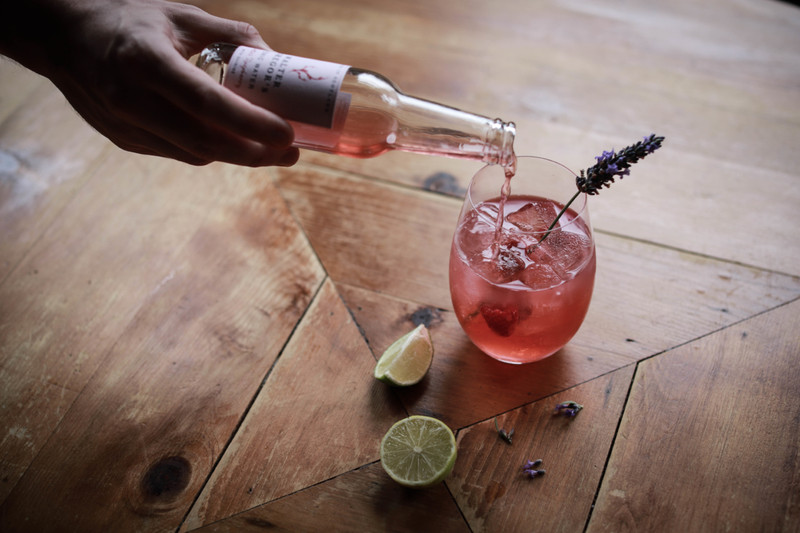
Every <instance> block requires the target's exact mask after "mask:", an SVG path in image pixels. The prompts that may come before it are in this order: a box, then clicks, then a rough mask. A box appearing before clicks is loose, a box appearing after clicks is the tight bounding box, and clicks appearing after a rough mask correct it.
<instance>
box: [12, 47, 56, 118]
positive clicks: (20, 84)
mask: <svg viewBox="0 0 800 533" xmlns="http://www.w3.org/2000/svg"><path fill="white" fill-rule="evenodd" d="M0 80H2V83H0V123H2V122H3V121H4V120H5V119H6V118H8V116H9V115H11V114H12V113H13V112H14V111H16V110H17V109H18V108H19V107H20V106H23V105H27V104H28V102H26V101H27V100H30V98H31V96H32V93H34V92H35V91H36V89H37V88H38V87H39V86H41V85H47V84H48V82H47V80H46V79H45V78H43V77H41V76H39V75H37V74H34V73H33V72H31V71H30V70H28V69H26V68H25V67H23V66H22V65H20V64H19V63H16V62H15V61H12V60H10V59H8V58H7V57H5V56H0Z"/></svg>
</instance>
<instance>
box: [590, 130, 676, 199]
mask: <svg viewBox="0 0 800 533" xmlns="http://www.w3.org/2000/svg"><path fill="white" fill-rule="evenodd" d="M663 141H664V137H656V134H655V133H653V134H652V135H650V136H649V137H645V138H644V140H641V141H639V142H638V143H636V144H632V145H631V146H628V147H627V148H623V149H622V150H620V152H619V153H615V152H614V150H611V151H610V152H607V151H603V155H600V156H597V157H595V159H596V160H597V163H595V164H594V166H592V167H590V168H588V169H586V171H585V172H584V171H583V170H582V171H581V175H580V176H578V177H576V178H575V184H576V185H577V186H578V190H579V191H580V192H585V193H586V194H590V195H594V194H597V193H599V192H600V189H601V188H602V187H610V186H611V184H612V183H614V178H616V177H619V178H620V179H622V178H623V177H624V176H629V175H630V173H631V170H630V167H631V165H632V164H634V163H636V162H637V161H639V160H640V159H643V158H644V157H645V156H647V155H648V154H652V153H653V152H655V151H656V150H657V149H658V148H660V147H661V143H662V142H663Z"/></svg>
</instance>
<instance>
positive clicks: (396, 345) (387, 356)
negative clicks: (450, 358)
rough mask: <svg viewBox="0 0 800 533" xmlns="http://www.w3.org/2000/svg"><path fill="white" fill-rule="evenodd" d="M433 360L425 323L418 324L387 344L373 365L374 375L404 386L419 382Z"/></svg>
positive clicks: (384, 380) (428, 333) (391, 383)
mask: <svg viewBox="0 0 800 533" xmlns="http://www.w3.org/2000/svg"><path fill="white" fill-rule="evenodd" d="M431 361H433V342H432V341H431V334H430V332H429V331H428V328H426V327H425V324H420V325H419V326H417V327H416V329H414V330H413V331H409V332H408V333H406V334H405V335H403V336H402V337H400V338H399V339H397V340H396V341H394V342H393V343H392V345H391V346H389V347H388V348H387V349H386V351H385V352H383V355H381V358H380V359H378V363H377V364H376V365H375V372H374V376H375V378H376V379H379V380H381V381H383V382H385V383H389V384H390V385H396V386H400V387H406V386H408V385H413V384H415V383H419V382H420V381H421V380H422V378H424V377H425V374H427V372H428V369H429V368H430V367H431Z"/></svg>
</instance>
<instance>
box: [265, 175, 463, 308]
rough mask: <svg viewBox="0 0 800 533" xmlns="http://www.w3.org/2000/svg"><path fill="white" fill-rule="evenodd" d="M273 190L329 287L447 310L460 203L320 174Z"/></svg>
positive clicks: (286, 179) (287, 179)
mask: <svg viewBox="0 0 800 533" xmlns="http://www.w3.org/2000/svg"><path fill="white" fill-rule="evenodd" d="M278 187H279V188H280V189H281V193H282V194H283V195H284V197H285V198H286V200H287V201H288V203H289V205H290V208H291V210H292V212H293V213H294V215H295V216H296V217H297V218H298V220H299V221H300V223H301V224H302V225H303V227H304V229H305V232H306V234H307V235H308V237H309V240H310V241H311V245H312V246H313V247H314V250H315V251H316V252H317V254H318V255H319V258H320V260H321V261H322V263H323V265H325V270H326V271H327V272H328V274H329V275H330V276H331V278H332V279H333V280H334V281H335V282H337V283H338V282H344V283H348V284H351V285H356V286H360V287H363V288H366V289H370V290H373V291H377V292H385V293H387V294H391V295H394V296H399V297H402V298H407V299H412V300H415V301H419V302H425V303H428V304H429V305H433V306H436V307H447V306H449V305H450V304H449V302H450V293H449V290H448V288H447V282H446V280H447V261H448V257H449V255H448V254H449V253H450V240H451V238H452V234H453V230H454V229H455V226H456V221H457V218H458V212H459V209H460V205H461V202H460V201H456V200H454V199H453V198H448V197H445V196H442V195H437V194H430V193H425V192H423V191H418V190H414V189H407V188H402V187H396V186H384V185H382V184H380V183H374V182H372V181H368V180H365V179H360V178H357V177H353V176H350V175H346V174H341V173H337V172H331V171H327V170H324V169H315V168H311V167H300V168H296V169H292V170H288V171H283V172H280V173H279V180H278Z"/></svg>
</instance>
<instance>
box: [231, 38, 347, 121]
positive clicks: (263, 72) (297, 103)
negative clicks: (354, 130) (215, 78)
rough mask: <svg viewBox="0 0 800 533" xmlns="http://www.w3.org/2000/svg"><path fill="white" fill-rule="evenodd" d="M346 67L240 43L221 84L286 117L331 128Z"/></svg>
mask: <svg viewBox="0 0 800 533" xmlns="http://www.w3.org/2000/svg"><path fill="white" fill-rule="evenodd" d="M349 68H350V67H349V66H347V65H340V64H338V63H329V62H328V61H319V60H316V59H306V58H304V57H297V56H291V55H287V54H281V53H279V52H275V51H273V50H260V49H257V48H248V47H246V46H240V47H239V48H237V49H236V51H234V53H233V56H232V57H231V60H230V62H229V63H228V71H227V73H226V74H225V80H224V81H223V85H225V87H227V88H228V89H231V90H232V91H234V92H235V93H237V94H239V95H240V96H243V97H244V98H246V99H247V100H249V101H251V102H253V103H254V104H256V105H260V106H262V107H264V108H266V109H269V110H270V111H272V112H274V113H276V114H278V115H280V116H281V117H283V118H284V119H286V120H292V121H295V122H302V123H305V124H310V125H313V126H320V127H323V128H333V127H334V118H335V112H336V111H337V109H336V100H337V95H338V94H339V88H340V87H341V85H342V80H343V79H344V76H345V74H347V71H348V69H349ZM337 122H339V123H341V119H340V120H338V121H337Z"/></svg>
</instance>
